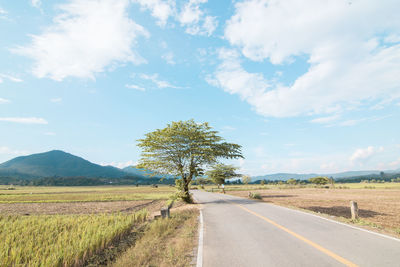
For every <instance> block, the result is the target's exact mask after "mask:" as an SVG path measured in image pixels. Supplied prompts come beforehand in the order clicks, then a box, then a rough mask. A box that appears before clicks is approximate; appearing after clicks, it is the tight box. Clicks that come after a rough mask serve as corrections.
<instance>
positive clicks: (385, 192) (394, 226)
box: [207, 183, 400, 236]
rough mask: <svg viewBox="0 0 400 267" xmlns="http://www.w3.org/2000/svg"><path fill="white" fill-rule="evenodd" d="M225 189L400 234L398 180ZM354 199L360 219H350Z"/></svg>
mask: <svg viewBox="0 0 400 267" xmlns="http://www.w3.org/2000/svg"><path fill="white" fill-rule="evenodd" d="M214 188H215V187H214ZM225 189H226V191H227V193H229V194H232V195H236V196H241V197H247V196H248V193H249V192H256V193H258V194H259V195H260V196H261V198H262V201H264V202H267V203H272V204H276V205H281V206H287V207H292V208H297V209H302V210H307V211H311V212H315V213H320V214H325V215H328V216H330V218H335V219H337V220H339V221H344V222H350V223H356V224H358V225H360V226H363V227H367V228H370V229H373V230H375V231H382V232H386V233H388V234H392V235H394V236H400V184H399V183H376V184H364V183H358V184H336V185H335V187H334V188H329V187H328V188H324V187H319V188H318V187H314V186H289V185H265V186H261V185H248V186H246V185H242V186H226V188H225ZM207 190H210V188H209V187H208V188H207ZM214 191H215V189H214ZM351 200H353V201H356V202H357V203H358V206H359V209H360V210H359V215H360V219H359V220H358V221H351V214H350V209H349V202H350V201H351Z"/></svg>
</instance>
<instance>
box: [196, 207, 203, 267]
mask: <svg viewBox="0 0 400 267" xmlns="http://www.w3.org/2000/svg"><path fill="white" fill-rule="evenodd" d="M203 228H204V227H203V212H202V211H201V210H200V217H199V245H198V249H197V263H196V267H203Z"/></svg>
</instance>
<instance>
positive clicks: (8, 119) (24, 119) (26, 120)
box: [0, 117, 48, 124]
mask: <svg viewBox="0 0 400 267" xmlns="http://www.w3.org/2000/svg"><path fill="white" fill-rule="evenodd" d="M0 121H6V122H14V123H23V124H48V122H47V121H46V120H45V119H43V118H36V117H0Z"/></svg>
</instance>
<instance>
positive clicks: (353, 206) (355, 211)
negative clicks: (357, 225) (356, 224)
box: [350, 201, 358, 220]
mask: <svg viewBox="0 0 400 267" xmlns="http://www.w3.org/2000/svg"><path fill="white" fill-rule="evenodd" d="M350 211H351V219H352V220H358V205H357V202H355V201H350Z"/></svg>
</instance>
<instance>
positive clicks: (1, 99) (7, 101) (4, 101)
mask: <svg viewBox="0 0 400 267" xmlns="http://www.w3.org/2000/svg"><path fill="white" fill-rule="evenodd" d="M5 103H10V100H8V99H5V98H1V97H0V104H5Z"/></svg>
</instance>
